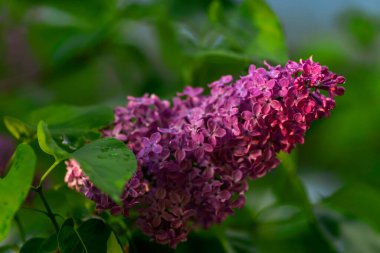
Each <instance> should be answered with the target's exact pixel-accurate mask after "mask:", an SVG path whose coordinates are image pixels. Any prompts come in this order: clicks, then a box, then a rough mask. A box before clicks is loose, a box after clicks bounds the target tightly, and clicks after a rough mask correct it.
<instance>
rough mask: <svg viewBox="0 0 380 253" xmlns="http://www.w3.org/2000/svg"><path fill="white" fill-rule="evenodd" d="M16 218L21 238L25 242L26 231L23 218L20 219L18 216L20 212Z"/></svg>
mask: <svg viewBox="0 0 380 253" xmlns="http://www.w3.org/2000/svg"><path fill="white" fill-rule="evenodd" d="M15 220H16V224H17V228H18V231H19V232H20V237H21V240H22V241H23V242H25V231H24V228H23V226H22V224H21V220H20V217H19V216H18V214H16V215H15Z"/></svg>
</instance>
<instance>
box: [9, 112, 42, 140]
mask: <svg viewBox="0 0 380 253" xmlns="http://www.w3.org/2000/svg"><path fill="white" fill-rule="evenodd" d="M4 124H5V126H6V127H7V129H8V131H9V132H10V133H11V134H12V135H13V136H14V137H15V138H16V139H17V140H20V139H33V138H34V135H35V134H36V131H35V130H34V129H33V128H32V127H31V126H29V125H28V124H26V123H24V122H22V121H21V120H18V119H15V118H12V117H4Z"/></svg>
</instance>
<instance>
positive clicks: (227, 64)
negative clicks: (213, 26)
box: [187, 50, 252, 85]
mask: <svg viewBox="0 0 380 253" xmlns="http://www.w3.org/2000/svg"><path fill="white" fill-rule="evenodd" d="M251 62H252V59H250V58H249V57H247V56H245V55H241V54H236V53H231V52H229V51H226V50H208V51H204V52H200V53H198V54H197V55H195V58H194V62H193V64H192V69H190V73H189V74H188V76H189V78H188V80H187V83H188V84H194V85H195V84H196V85H199V84H204V85H206V84H207V83H210V82H212V81H215V80H218V79H219V78H220V77H221V76H222V75H227V74H231V75H235V76H239V75H240V74H242V73H243V71H246V69H248V66H249V64H250V63H251Z"/></svg>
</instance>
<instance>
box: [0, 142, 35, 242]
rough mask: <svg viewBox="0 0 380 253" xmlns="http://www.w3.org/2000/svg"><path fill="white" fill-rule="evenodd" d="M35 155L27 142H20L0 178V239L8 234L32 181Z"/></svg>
mask: <svg viewBox="0 0 380 253" xmlns="http://www.w3.org/2000/svg"><path fill="white" fill-rule="evenodd" d="M35 165H36V156H35V154H34V151H33V149H32V148H31V147H30V146H29V145H27V144H20V145H19V146H18V147H17V149H16V152H15V155H14V157H13V160H12V163H11V167H10V170H9V172H8V174H7V175H6V176H5V178H2V179H1V178H0V196H1V198H0V210H1V212H0V221H1V226H0V241H2V240H3V239H4V238H5V237H6V235H7V234H8V231H9V228H10V225H11V222H12V219H13V216H14V214H15V213H16V212H17V210H18V209H19V208H20V206H21V204H22V203H23V202H24V199H25V198H26V196H27V194H28V192H29V188H30V186H31V184H32V181H33V175H34V169H35Z"/></svg>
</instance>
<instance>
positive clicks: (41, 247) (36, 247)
mask: <svg viewBox="0 0 380 253" xmlns="http://www.w3.org/2000/svg"><path fill="white" fill-rule="evenodd" d="M57 247H58V245H57V235H56V234H54V235H52V236H50V237H49V238H46V239H45V238H38V237H36V238H32V239H29V240H28V241H27V242H26V243H25V244H24V245H23V246H22V248H21V250H20V253H53V252H56V250H57Z"/></svg>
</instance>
